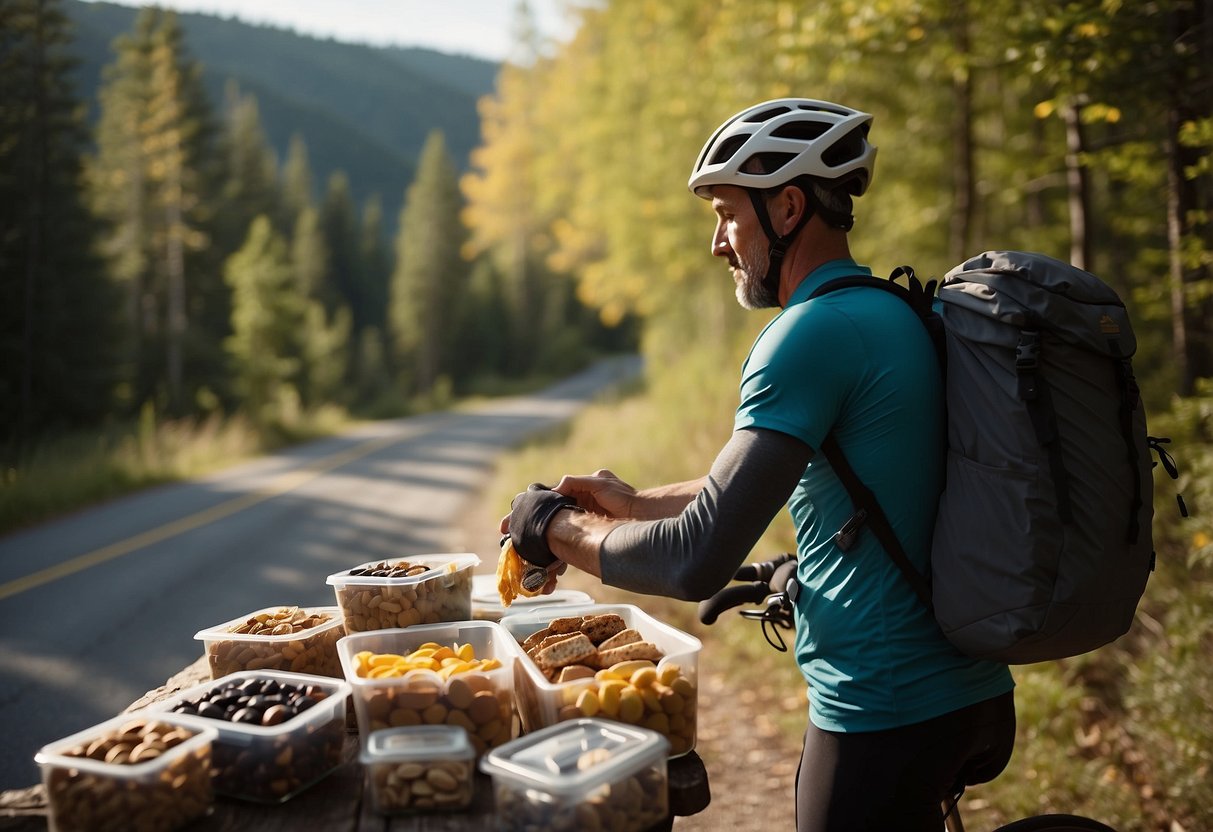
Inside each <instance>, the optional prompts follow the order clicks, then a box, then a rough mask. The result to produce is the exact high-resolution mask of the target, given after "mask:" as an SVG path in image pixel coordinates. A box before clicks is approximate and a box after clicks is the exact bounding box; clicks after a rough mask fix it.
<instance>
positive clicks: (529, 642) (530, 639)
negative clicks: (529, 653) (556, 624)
mask: <svg viewBox="0 0 1213 832" xmlns="http://www.w3.org/2000/svg"><path fill="white" fill-rule="evenodd" d="M551 634H552V628H551V627H544V628H543V629H540V630H536V631H535V632H533V633H531V634H530V635H529V636H527V637H526V638H525V639H523V641H522V649H523V650H529V649H530V648H532V647H534V646H535V645H536V644H538V643H539V642H541V641H543V640H544V639H545V638H547V637H548V636H550V635H551Z"/></svg>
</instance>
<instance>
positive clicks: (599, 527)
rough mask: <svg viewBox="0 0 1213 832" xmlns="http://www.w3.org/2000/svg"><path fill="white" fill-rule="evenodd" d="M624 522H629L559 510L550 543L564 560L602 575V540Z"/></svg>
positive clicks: (589, 571)
mask: <svg viewBox="0 0 1213 832" xmlns="http://www.w3.org/2000/svg"><path fill="white" fill-rule="evenodd" d="M623 522H626V521H624V520H612V519H610V518H608V517H603V516H602V515H600V514H591V513H589V512H584V511H558V512H556V516H555V517H553V518H552V522H551V523H549V524H548V531H547V541H548V546H549V547H550V548H551V550H552V554H554V555H555V556H556V557H557V558H559V559H560V560H562V561H564V562H565V563H567V564H569V565H570V566H575V567H576V568H578V569H580V570H581V571H582V572H588V573H589V574H591V575H593V576H594V577H596V578H601V577H602V566H601V563H600V561H599V556H598V553H599V551H600V550H601V548H602V541H603V540H604V539H605V538H606V536H607V535H608V534H609V533H610V532H611V530H612V529H613V528H615V526H617V525H619V524H620V523H623Z"/></svg>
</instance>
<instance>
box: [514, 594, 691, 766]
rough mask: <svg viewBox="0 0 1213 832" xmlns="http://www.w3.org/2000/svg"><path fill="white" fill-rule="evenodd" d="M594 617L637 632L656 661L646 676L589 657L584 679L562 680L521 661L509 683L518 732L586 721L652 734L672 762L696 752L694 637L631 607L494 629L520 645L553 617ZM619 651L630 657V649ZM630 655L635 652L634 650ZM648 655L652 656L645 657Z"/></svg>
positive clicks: (533, 616)
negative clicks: (616, 724)
mask: <svg viewBox="0 0 1213 832" xmlns="http://www.w3.org/2000/svg"><path fill="white" fill-rule="evenodd" d="M596 616H618V617H619V618H621V619H622V620H623V625H624V627H625V628H626V629H629V630H634V631H636V633H638V634H639V639H640V642H643V643H645V644H648V645H652V646H653V647H655V648H656V650H657V653H659V654H660V657H659V658H655V659H653V660H651V661H649V662H647V664H649V665H651V668H652V669H651V670H642V668H641V666H640V665H631V666H629V665H628V664H626V663H620V662H615V661H610V662H607V661H602V660H601V659H600V657H599V656H593V657H591V658H590V659H589V660H588V661H587V663H586V665H585V666H583V668H582V670H583V672H584V674H585V675H583V676H582V677H581V678H575V679H571V680H569V681H564V682H561V681H559V680H558V678H557V679H553V678H549V677H548V676H547V675H545V673H544V671H543V670H542V669H541V668H540V666H539V665H538V664H537V663H536V661H535V660H534V659H533V658H532V657H531V656H530V655H529V654H528V655H524V656H523V657H522V658H521V659H520V660H519V662H518V671H517V673H516V674H515V677H516V678H515V685H514V690H515V698H516V701H517V705H518V713H519V716H520V717H521V720H522V729H523V731H524V732H530V731H535V730H537V729H539V728H544V727H547V726H549V725H555V724H556V723H558V722H561V721H564V720H569V719H577V718H579V717H586V716H592V717H598V718H600V719H612V720H617V721H619V722H623V723H625V724H630V725H639V726H641V727H644V728H650V729H652V730H654V731H656V732H657V733H659V734H661V735H663V736H664V737H665V738H666V739H667V740H669V746H670V754H671V756H674V757H679V756H682V755H683V754H686V753H688V752H689V751H691V750H692V749H693V748H694V747H695V731H696V725H697V712H698V705H699V693H698V691H699V651H700V650H701V649H702V645H701V643H700V641H699V639H697V638H695V637H694V636H691V635H688V634H687V633H684V632H682V631H681V630H677V629H675V628H673V627H671V626H669V625H668V624H665V623H663V622H661V621H658V620H657V619H655V618H653V617H652V616H650V615H649V614H647V613H646V612H644V611H643V610H641V609H640V608H639V607H636V606H633V605H631V604H592V605H588V606H581V607H555V608H551V609H545V610H536V611H535V612H531V613H525V614H520V615H510V616H506V617H505V618H503V619H502V620H501V626H502V627H504V628H505V629H506V630H507V631H509V633H510V634H511V635H513V636H514V638H515V639H516V640H517V641H518V642H519V643H520V644H521V643H522V642H524V641H526V639H527V638H528V637H530V636H532V635H533V634H536V633H537V631H540V630H543V629H544V628H545V627H548V626H549V625H551V624H552V622H553V621H556V620H557V619H561V620H562V621H563V622H569V621H572V620H575V619H576V618H578V617H581V618H582V619H583V620H584V619H586V618H592V617H596ZM561 629H567V628H565V627H562V628H561ZM604 643H605V642H604ZM625 646H626V645H625ZM645 649H647V648H645ZM622 652H623V653H624V654H625V655H631V654H632V652H633V651H630V650H623V651H622ZM636 652H637V653H640V652H641V651H640V650H639V649H637V650H636ZM601 655H609V653H602V654H601ZM649 655H657V654H656V653H651V652H650V653H649ZM641 664H645V662H641ZM608 665H611V666H614V667H617V668H620V670H621V671H623V672H622V674H612V673H611V672H610V670H609V669H603V668H604V667H607V666H608ZM594 668H598V669H597V670H595V669H594Z"/></svg>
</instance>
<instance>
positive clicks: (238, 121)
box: [215, 81, 294, 252]
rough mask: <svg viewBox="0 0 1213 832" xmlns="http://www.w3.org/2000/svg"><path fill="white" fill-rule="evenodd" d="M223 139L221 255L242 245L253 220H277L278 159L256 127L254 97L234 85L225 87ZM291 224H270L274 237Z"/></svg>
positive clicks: (218, 241)
mask: <svg viewBox="0 0 1213 832" xmlns="http://www.w3.org/2000/svg"><path fill="white" fill-rule="evenodd" d="M226 116H227V117H226V121H225V125H224V127H225V129H224V135H223V149H224V151H225V154H226V166H225V167H226V170H225V174H226V182H225V183H224V186H223V194H222V200H223V211H222V212H221V213H220V215H219V217H217V223H216V225H217V229H218V230H217V234H216V241H215V243H216V245H218V246H219V247H220V248H221V249H222V250H224V251H226V252H231V251H235V250H236V249H237V248H239V246H240V244H241V243H242V242H243V241H244V237H245V235H246V234H247V233H248V229H249V226H250V225H251V224H252V221H253V219H254V218H256V217H258V216H260V215H262V214H264V215H265V216H267V217H270V218H271V219H274V220H277V219H278V218H279V217H280V216H282V211H281V208H280V202H281V197H280V195H279V192H278V160H277V158H276V157H275V155H274V151H273V148H271V147H270V145H269V142H268V141H267V139H266V137H265V131H264V130H263V129H262V127H261V115H260V113H259V112H258V109H257V99H256V98H254V97H253V96H252V95H246V94H242V93H241V92H240V89H239V88H238V87H237V86H236V84H235V82H232V81H229V83H228V87H227V113H226ZM293 225H294V218H291V223H290V224H288V225H282V224H279V223H277V222H276V223H275V229H276V230H277V231H279V233H287V232H289V231H290V230H291V228H292V226H293Z"/></svg>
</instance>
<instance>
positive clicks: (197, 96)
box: [0, 0, 630, 480]
mask: <svg viewBox="0 0 1213 832" xmlns="http://www.w3.org/2000/svg"><path fill="white" fill-rule="evenodd" d="M2 11H3V14H0V94H3V100H4V101H5V107H4V108H3V109H0V170H3V172H4V174H3V176H0V323H2V324H3V326H2V327H0V458H2V459H3V461H4V463H5V464H6V470H7V471H8V474H7V478H8V479H9V480H20V479H21V478H22V476H24V473H22V474H18V471H21V472H24V471H25V469H26V467H27V466H28V465H30V464H31V459H32V458H33V456H34V455H35V454H37V453H39V452H41V451H44V450H45V449H46V448H47V447H49V446H53V444H54V443H55V442H56V441H57V440H58V439H60V438H62V437H64V436H66V435H67V434H69V433H70V432H73V431H84V432H86V433H87V432H90V431H91V432H96V433H100V434H102V435H103V436H104V437H107V440H106V441H109V440H108V437H109V436H110V435H111V434H114V435H117V436H119V437H121V436H124V435H125V434H126V433H127V432H129V431H130V430H132V429H134V428H133V426H134V425H138V430H140V431H142V432H143V433H141V434H140V435H141V436H142V435H144V434H147V433H148V432H149V431H150V432H151V433H155V431H156V430H157V429H158V426H161V425H164V424H166V420H168V422H172V421H173V420H184V423H185V424H186V425H190V424H195V423H197V422H198V421H199V420H206V421H209V422H215V421H218V422H219V423H223V424H237V425H248V426H249V428H250V429H251V431H252V432H253V433H255V434H256V435H257V436H259V437H261V438H262V439H263V440H265V441H267V442H271V443H272V442H274V441H280V440H281V438H282V437H284V436H289V435H292V434H294V433H297V432H299V431H301V430H302V431H305V432H306V431H307V430H309V429H310V428H309V427H308V425H309V424H311V423H312V422H313V421H314V420H315V419H316V418H320V417H322V416H324V415H325V414H327V413H331V412H334V411H335V412H338V413H353V414H356V415H359V416H386V415H399V414H402V413H406V412H409V411H410V410H412V409H414V408H416V407H430V406H433V405H435V404H441V403H445V402H448V401H450V399H451V397H452V396H453V395H461V394H466V393H469V392H476V391H480V390H485V389H501V388H502V387H503V386H505V385H517V384H518V383H520V380H526V379H533V378H535V377H538V376H543V377H546V378H551V377H554V376H557V375H559V374H561V373H565V372H568V371H570V370H572V369H575V368H577V367H578V366H580V365H581V364H582V363H584V362H585V361H586V360H587V359H588V358H589V357H590V356H591V355H592V354H593V353H594V352H595V351H596V350H599V349H602V348H611V347H617V346H619V345H627V344H628V343H629V337H630V336H629V335H628V334H627V332H626V331H624V330H622V329H618V328H616V329H615V330H614V331H611V330H609V329H608V328H607V327H604V326H602V325H601V324H600V323H599V319H598V316H597V314H596V313H595V312H594V311H592V310H589V309H587V308H586V307H585V306H583V305H582V304H580V303H579V302H578V301H577V300H576V298H575V297H574V295H573V286H572V284H571V282H569V281H568V280H567V279H564V278H562V277H558V276H556V275H555V274H554V273H553V272H552V270H551V269H550V268H548V266H547V265H546V264H544V263H543V262H542V261H540V260H528V259H523V260H518V259H512V260H504V259H494V258H493V257H490V256H487V255H486V256H482V257H475V256H472V255H470V254H467V253H466V252H465V251H464V243H465V240H466V237H467V230H466V227H465V226H464V223H463V217H462V213H463V210H464V199H463V196H462V194H461V192H460V189H459V178H460V175H461V172H462V171H463V170H464V169H466V167H467V161H468V160H467V157H468V153H469V150H470V149H471V148H472V147H473V145H474V144H475V143H476V142H477V141H478V140H479V135H480V131H479V116H478V113H477V109H476V108H477V101H476V98H477V96H478V95H479V94H480V93H482V92H485V91H487V90H488V89H489V88H491V86H492V81H493V73H494V72H495V69H496V68H495V67H492V66H491V65H490V64H487V63H485V62H483V61H476V60H473V59H468V58H461V57H458V56H450V55H439V54H437V53H428V52H424V51H421V50H399V49H372V48H367V47H361V46H352V45H348V44H341V43H336V42H333V41H318V40H315V39H309V38H302V37H299V36H297V35H295V34H293V33H290V32H286V31H282V30H277V29H271V28H265V27H254V26H246V25H243V24H239V23H236V22H234V21H227V20H219V19H215V18H208V17H204V16H200V15H185V16H179V15H177V14H175V13H172V12H168V11H165V10H163V9H158V8H155V7H149V8H145V9H142V10H140V11H136V10H134V9H130V8H126V7H120V6H115V5H111V4H100V3H99V4H92V3H79V2H75V0H50V1H49V2H48V1H47V0H13V2H9V3H6V4H4V6H3V7H2ZM69 11H70V12H71V14H70V15H69V14H68V13H67V12H69ZM73 18H74V19H73ZM90 113H91V116H90V115H88V114H90ZM318 148H319V150H318ZM326 418H327V417H326ZM187 432H188V431H187ZM48 443H49V445H48ZM86 444H92V445H97V444H98V443H96V442H93V443H89V442H86ZM100 446H101V447H106V442H100ZM73 456H75V454H73ZM143 456H145V457H149V458H151V459H155V458H156V457H157V456H158V455H157V454H155V453H151V454H143ZM66 479H69V480H73V479H74V478H72V477H68V478H66Z"/></svg>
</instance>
